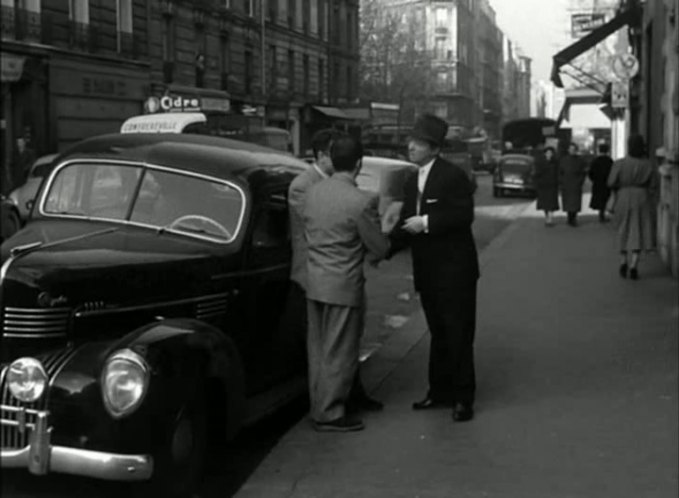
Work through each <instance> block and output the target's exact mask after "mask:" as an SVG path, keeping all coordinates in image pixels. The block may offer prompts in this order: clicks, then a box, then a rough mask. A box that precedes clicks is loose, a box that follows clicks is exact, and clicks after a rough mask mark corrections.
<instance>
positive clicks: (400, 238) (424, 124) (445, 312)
mask: <svg viewBox="0 0 679 498" xmlns="http://www.w3.org/2000/svg"><path fill="white" fill-rule="evenodd" d="M447 131H448V124H447V123H446V122H445V121H443V120H442V119H440V118H438V117H436V116H433V115H423V116H421V117H420V118H419V119H418V120H417V122H416V123H415V126H414V128H413V133H412V135H411V137H410V140H409V142H408V153H409V158H410V161H411V162H413V163H415V164H417V165H418V166H419V171H418V174H417V175H413V176H412V177H411V178H410V179H409V180H408V181H407V182H406V183H405V185H404V200H403V209H402V211H401V216H400V219H399V221H398V223H397V224H396V227H395V228H394V230H393V231H392V232H391V234H390V238H391V241H392V247H393V248H394V250H397V249H399V248H402V247H404V246H406V245H409V246H410V248H411V256H412V260H413V277H414V280H415V290H416V291H418V292H419V294H420V300H421V303H422V308H423V310H424V314H425V317H426V319H427V324H428V326H429V333H430V334H431V344H430V351H429V391H428V393H427V395H426V397H425V398H424V399H423V400H421V401H418V402H416V403H413V409H415V410H423V409H429V408H437V407H444V406H447V407H452V408H453V413H452V416H453V420H456V421H465V420H470V419H471V418H472V417H473V414H474V412H473V403H474V396H475V390H476V381H475V373H474V334H475V328H476V284H477V280H478V278H479V266H478V258H477V253H476V245H475V243H474V236H473V234H472V222H473V221H474V198H473V188H472V184H471V182H470V181H469V177H468V176H467V175H466V174H465V173H464V171H463V170H462V169H460V168H458V167H457V166H455V165H453V164H452V163H450V162H448V161H446V160H444V159H442V158H441V157H439V153H440V150H441V146H442V144H443V142H444V139H445V136H446V133H447Z"/></svg>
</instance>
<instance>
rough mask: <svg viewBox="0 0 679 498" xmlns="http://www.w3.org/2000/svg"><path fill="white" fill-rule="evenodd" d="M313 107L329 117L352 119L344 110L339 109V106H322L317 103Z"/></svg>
mask: <svg viewBox="0 0 679 498" xmlns="http://www.w3.org/2000/svg"><path fill="white" fill-rule="evenodd" d="M313 108H314V109H316V110H317V111H318V112H320V113H321V114H324V115H326V116H328V117H329V118H334V119H351V118H350V117H349V116H347V115H346V114H344V112H342V110H341V109H338V108H337V107H323V106H320V105H315V106H313Z"/></svg>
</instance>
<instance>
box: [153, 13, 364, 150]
mask: <svg viewBox="0 0 679 498" xmlns="http://www.w3.org/2000/svg"><path fill="white" fill-rule="evenodd" d="M220 4H221V7H220V8H218V9H216V8H215V7H214V5H215V3H214V2H209V1H208V2H206V1H203V2H183V1H176V0H174V1H173V0H161V1H158V2H152V4H151V19H152V32H153V36H152V37H151V40H152V42H151V48H150V50H151V59H152V71H151V87H152V92H153V93H156V94H158V93H163V92H169V93H171V94H180V95H181V94H190V95H199V96H201V97H202V98H203V100H204V101H207V102H209V103H210V104H211V105H216V106H217V107H218V108H220V107H224V108H228V109H230V110H231V111H233V112H235V113H243V112H246V113H255V114H257V115H258V116H261V117H262V119H263V121H264V123H265V124H266V125H269V126H277V127H280V128H283V129H286V130H289V131H290V132H291V133H292V136H293V140H294V150H295V152H297V153H300V152H301V151H303V150H304V149H306V147H307V146H308V143H309V141H310V137H311V135H312V134H313V132H314V131H315V130H316V129H318V128H321V127H326V126H332V125H333V124H335V123H337V122H344V121H346V116H344V115H342V113H341V112H338V110H337V109H336V108H335V106H337V105H344V104H349V103H353V102H354V101H355V100H356V98H357V96H358V77H359V74H358V63H359V47H358V0H269V1H268V2H263V1H261V0H242V1H236V0H224V1H223V2H220ZM263 6H264V7H265V11H264V12H262V10H261V9H262V7H263Z"/></svg>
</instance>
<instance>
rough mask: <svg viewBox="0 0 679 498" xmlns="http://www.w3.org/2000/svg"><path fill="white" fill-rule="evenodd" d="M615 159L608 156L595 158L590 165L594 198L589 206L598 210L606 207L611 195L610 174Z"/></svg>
mask: <svg viewBox="0 0 679 498" xmlns="http://www.w3.org/2000/svg"><path fill="white" fill-rule="evenodd" d="M612 166H613V159H611V158H610V157H608V156H598V157H596V158H594V160H593V161H592V164H591V165H590V167H589V179H590V180H591V181H592V199H591V200H590V202H589V207H591V208H592V209H594V210H596V211H601V210H603V209H606V203H607V202H608V198H609V197H610V195H611V189H610V188H608V175H609V174H610V173H611V167H612Z"/></svg>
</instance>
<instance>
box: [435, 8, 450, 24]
mask: <svg viewBox="0 0 679 498" xmlns="http://www.w3.org/2000/svg"><path fill="white" fill-rule="evenodd" d="M449 17H450V16H449V14H448V9H447V8H445V7H438V8H437V9H436V27H437V28H447V27H448V25H449V24H450V21H449Z"/></svg>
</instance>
